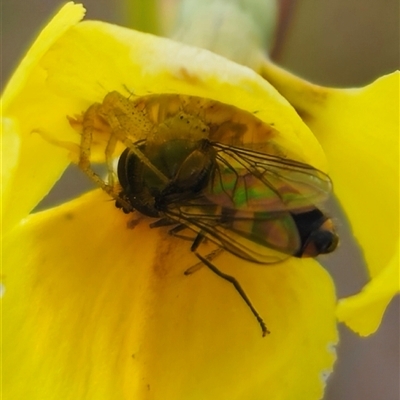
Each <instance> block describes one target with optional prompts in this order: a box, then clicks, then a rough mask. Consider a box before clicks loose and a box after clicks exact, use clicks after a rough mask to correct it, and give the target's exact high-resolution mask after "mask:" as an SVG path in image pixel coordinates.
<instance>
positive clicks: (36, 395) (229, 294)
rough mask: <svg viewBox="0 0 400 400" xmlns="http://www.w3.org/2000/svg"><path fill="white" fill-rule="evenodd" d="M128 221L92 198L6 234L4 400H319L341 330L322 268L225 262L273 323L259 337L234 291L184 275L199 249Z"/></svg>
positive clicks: (216, 280)
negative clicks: (265, 334) (339, 329)
mask: <svg viewBox="0 0 400 400" xmlns="http://www.w3.org/2000/svg"><path fill="white" fill-rule="evenodd" d="M128 218H130V217H128V216H126V215H124V214H123V213H121V212H120V210H117V209H116V208H115V207H114V204H113V202H111V201H109V198H108V196H107V195H105V194H104V193H102V192H100V191H95V192H92V193H90V194H88V195H85V196H84V197H83V198H80V199H77V200H75V201H73V202H71V203H67V204H64V205H62V206H60V207H58V208H55V209H52V210H48V211H45V212H43V213H39V214H36V215H33V216H30V217H29V218H28V219H26V221H25V222H24V223H23V224H21V225H20V226H19V227H18V228H16V229H14V230H13V231H12V232H11V233H10V235H9V236H8V237H7V238H6V239H5V243H4V270H3V274H4V283H5V287H6V291H5V296H4V298H3V302H4V303H3V310H4V323H3V326H4V328H3V336H4V346H3V348H4V355H3V364H4V384H5V388H4V395H5V397H6V398H14V399H40V400H45V399H111V398H112V399H132V400H133V399H135V400H138V399H162V400H166V399H173V400H179V399H182V400H186V399H191V400H194V399H199V400H200V399H201V400H203V399H229V400H234V399H246V400H251V399H257V400H258V399H260V398H268V399H271V400H274V399H280V400H281V399H288V400H289V399H296V400H303V399H304V400H312V399H319V398H321V397H322V392H323V387H324V380H325V378H326V376H327V375H328V373H329V371H331V369H332V365H333V362H334V359H335V354H334V351H333V347H332V346H333V344H334V343H336V341H337V332H336V326H335V318H334V309H335V295H334V288H333V285H332V282H331V279H330V277H329V275H328V274H327V273H326V272H325V271H324V270H323V269H322V268H320V266H319V265H318V263H317V262H315V261H314V260H297V259H289V260H288V261H287V262H284V263H281V264H279V265H276V266H260V265H255V264H252V263H247V262H244V261H241V260H239V259H238V258H236V257H234V256H232V255H230V254H225V253H223V254H221V255H220V256H219V257H218V258H217V259H215V262H214V263H215V264H216V265H217V266H218V267H219V268H220V269H221V270H223V271H225V272H226V273H229V274H231V275H233V276H235V277H236V278H237V279H238V281H239V282H240V283H241V285H242V286H243V288H244V289H245V291H246V293H247V294H248V295H249V297H250V298H251V299H252V301H253V303H254V304H255V306H256V307H257V309H258V311H259V312H260V313H261V315H262V316H263V317H264V319H265V321H266V323H267V325H268V328H269V330H270V331H271V334H269V335H267V336H266V337H264V338H263V337H262V336H261V330H260V327H259V325H258V323H257V321H256V320H255V318H254V317H253V315H252V314H251V312H250V311H249V309H248V307H247V306H246V305H245V303H244V302H243V300H242V299H241V298H240V297H239V295H238V294H237V293H236V292H235V290H234V289H233V287H232V285H231V284H230V283H228V282H226V281H224V280H223V279H221V278H220V277H218V276H216V275H215V274H214V273H212V272H211V271H210V270H208V269H207V268H206V267H203V268H202V269H200V270H198V271H196V272H195V273H193V274H192V275H190V276H185V275H184V274H183V272H184V271H185V270H186V269H187V268H188V267H190V266H192V265H194V264H196V263H197V260H196V257H195V256H194V255H193V254H192V253H191V252H190V250H189V247H190V242H188V241H185V240H182V239H179V238H175V237H171V236H169V235H168V234H167V228H159V229H150V228H149V226H148V224H149V220H148V219H144V218H143V219H142V220H140V221H139V222H138V224H137V225H136V226H135V227H134V228H133V229H128V228H127V227H126V223H127V219H128ZM21 248H23V249H24V251H20V250H19V249H21ZM202 251H206V250H205V249H203V250H202ZM15 266H18V268H15ZM305 371H306V373H305Z"/></svg>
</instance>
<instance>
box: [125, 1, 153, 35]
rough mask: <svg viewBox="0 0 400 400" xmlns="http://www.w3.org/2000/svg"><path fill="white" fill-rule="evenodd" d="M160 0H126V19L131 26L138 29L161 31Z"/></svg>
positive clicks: (150, 31) (149, 31) (151, 31)
mask: <svg viewBox="0 0 400 400" xmlns="http://www.w3.org/2000/svg"><path fill="white" fill-rule="evenodd" d="M158 7H159V4H158V0H125V1H124V6H123V8H124V15H125V21H126V23H127V25H128V26H129V27H130V28H133V29H137V30H138V31H142V32H148V33H153V34H155V35H157V34H159V33H160V24H159V18H158Z"/></svg>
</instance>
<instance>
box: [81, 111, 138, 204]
mask: <svg viewBox="0 0 400 400" xmlns="http://www.w3.org/2000/svg"><path fill="white" fill-rule="evenodd" d="M99 107H101V105H100V104H98V103H95V104H93V105H92V106H90V107H89V108H88V110H87V111H86V112H85V114H84V116H83V120H82V134H81V144H80V153H79V160H78V167H79V168H80V169H81V170H82V171H83V172H84V173H85V174H86V175H87V176H88V177H89V178H90V179H91V180H92V181H93V182H94V183H95V184H96V185H98V186H99V187H101V188H102V189H103V190H104V191H105V192H106V193H108V194H109V195H110V196H111V197H112V198H113V199H115V200H116V201H118V203H119V204H121V205H122V206H123V207H124V208H125V209H127V210H131V209H132V206H131V205H130V204H129V203H128V202H127V201H126V200H125V199H123V198H121V196H119V193H118V191H117V190H116V187H115V186H114V185H110V184H107V183H106V182H105V181H104V180H103V179H102V178H101V177H100V175H98V174H97V173H96V172H94V171H93V169H92V164H91V146H92V140H93V129H94V120H95V118H96V116H97V115H98V110H99ZM112 137H113V135H112V134H111V136H110V140H109V142H108V143H109V144H108V145H107V149H108V150H109V153H108V155H107V154H106V157H108V159H107V161H108V162H111V161H110V159H111V156H110V154H111V152H112V151H113V146H114V148H115V144H114V143H115V141H114V139H113V138H112ZM110 142H111V144H110ZM107 167H109V165H108V163H107Z"/></svg>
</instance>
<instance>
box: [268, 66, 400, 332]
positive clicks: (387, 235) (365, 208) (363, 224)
mask: <svg viewBox="0 0 400 400" xmlns="http://www.w3.org/2000/svg"><path fill="white" fill-rule="evenodd" d="M263 75H264V76H265V77H266V78H267V79H268V80H269V81H270V82H271V83H272V84H274V85H275V86H276V87H277V88H278V90H279V91H280V92H281V94H283V95H284V96H285V97H286V98H287V99H288V100H289V101H290V102H291V103H292V104H293V106H294V107H295V108H296V109H297V110H298V112H299V113H300V115H302V116H303V120H304V121H305V122H306V123H307V124H308V126H309V127H310V128H311V130H312V131H313V132H314V134H315V135H316V137H317V138H318V140H319V141H320V143H321V144H322V146H323V148H324V151H325V153H326V155H327V158H328V162H329V174H330V176H331V178H332V180H333V183H334V190H335V194H336V195H337V197H338V199H339V200H340V202H341V204H342V206H343V208H344V210H345V211H346V213H347V216H348V218H349V220H350V223H351V226H352V230H353V233H354V236H355V237H356V239H357V241H358V242H359V244H360V245H361V247H362V248H363V251H364V256H365V259H366V262H367V266H368V270H369V273H370V276H371V278H374V277H377V276H378V275H379V276H391V278H390V279H385V280H383V281H384V282H386V283H387V285H388V290H387V294H389V293H390V294H391V295H394V294H395V293H398V285H397V290H394V291H393V290H392V284H391V283H390V281H391V280H394V282H398V276H399V270H398V268H399V266H398V264H397V265H396V267H395V268H393V266H392V264H393V260H394V259H396V257H397V259H398V250H399V248H398V240H399V182H400V181H399V109H400V107H399V76H400V75H399V72H398V71H397V72H394V73H392V74H390V75H386V76H384V77H381V78H379V79H378V80H376V81H375V82H373V83H372V84H370V85H368V86H366V87H364V88H360V89H331V88H323V87H319V86H316V85H312V84H310V83H308V82H305V81H303V80H301V79H300V78H297V77H295V76H293V75H291V74H290V73H288V72H286V71H283V70H280V69H279V68H278V67H276V66H274V65H272V64H266V65H265V68H264V70H263ZM386 268H388V271H385V269H386ZM379 279H381V278H379ZM377 284H378V283H377ZM371 285H374V284H373V283H371ZM378 285H379V286H381V285H382V281H381V280H380V283H379V284H378ZM369 293H371V295H372V291H370V290H369V289H368V290H367V288H365V291H364V292H363V294H362V296H363V298H364V299H366V297H367V296H368V294H369ZM374 299H375V300H377V299H378V298H377V297H376V296H372V297H371V298H370V300H369V301H368V302H369V304H372V303H373V302H374ZM362 303H363V304H366V303H365V300H363V301H362ZM387 303H388V300H387V301H386V304H387ZM346 304H348V305H349V307H350V305H351V304H352V303H351V302H343V303H342V304H341V311H340V315H341V319H343V320H344V322H347V321H346V319H345V317H344V315H347V312H345V308H346ZM379 304H380V305H382V304H383V303H382V302H381V301H380V300H379ZM378 309H379V310H380V311H379V312H378V311H377V313H376V314H375V313H374V312H373V310H378ZM370 311H371V312H370V313H369V314H368V315H369V316H370V318H371V324H370V329H371V330H370V331H369V332H367V330H366V329H365V324H363V326H364V327H362V326H356V323H355V322H354V321H353V322H352V323H351V324H350V325H351V326H352V328H353V329H355V330H356V331H360V332H361V331H362V332H363V334H364V335H366V334H368V333H372V332H373V331H375V329H376V327H377V325H376V323H375V322H376V318H381V316H382V312H381V311H382V310H381V307H380V306H378V305H377V307H376V308H374V307H372V308H370ZM350 314H352V312H350V310H349V315H350ZM372 327H374V328H372Z"/></svg>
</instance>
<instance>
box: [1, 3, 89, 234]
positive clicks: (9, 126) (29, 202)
mask: <svg viewBox="0 0 400 400" xmlns="http://www.w3.org/2000/svg"><path fill="white" fill-rule="evenodd" d="M83 15H84V9H83V7H82V6H81V5H74V4H72V3H67V4H66V5H65V6H64V7H63V8H62V10H61V11H60V12H59V14H58V15H57V16H56V17H55V18H54V19H53V20H52V21H51V22H50V23H49V24H48V25H47V27H46V28H45V29H43V31H42V32H41V34H40V35H39V37H38V38H37V40H36V41H35V43H34V44H33V45H32V47H31V48H30V50H29V51H28V53H27V54H26V56H25V57H24V59H23V60H22V61H21V63H20V65H19V67H18V68H17V70H16V71H15V73H14V75H13V76H12V78H11V79H10V81H9V82H8V85H7V87H6V89H5V91H4V93H3V96H2V100H1V101H2V115H3V117H4V120H2V137H3V139H2V141H3V146H2V162H3V165H4V163H6V164H7V165H11V164H15V165H14V166H13V168H12V169H9V168H7V169H6V170H4V169H3V171H2V182H4V181H5V180H7V186H6V187H3V193H2V194H3V197H2V209H3V215H2V232H3V233H5V232H6V231H7V230H8V229H10V228H11V227H12V226H13V225H14V224H15V223H17V222H18V221H19V220H21V218H23V217H25V216H26V215H27V214H28V213H29V212H30V211H31V210H32V208H33V207H34V206H35V205H36V204H37V203H38V202H39V201H40V200H41V199H42V198H43V197H44V195H45V194H46V193H47V192H48V191H49V190H50V188H51V187H52V186H53V185H54V182H55V181H56V180H57V179H58V178H59V176H60V175H61V173H62V172H63V171H64V169H65V167H66V166H67V165H68V163H69V159H68V157H67V155H68V154H67V153H66V152H65V151H60V149H55V148H54V146H50V145H49V144H48V143H43V142H44V141H43V139H42V138H41V137H39V136H38V134H35V133H33V132H32V131H33V130H34V129H37V128H38V127H40V126H45V127H46V129H48V130H50V131H55V132H59V131H60V130H64V131H65V130H66V129H68V130H69V127H68V124H67V122H66V120H65V117H64V118H62V117H61V118H60V115H56V114H55V113H54V112H53V111H54V108H53V105H55V104H59V105H61V104H63V100H61V99H60V98H59V97H58V96H57V95H54V93H52V91H51V90H48V87H47V86H46V84H45V82H46V79H47V76H46V73H45V72H44V71H43V70H42V69H41V68H40V67H39V66H38V62H39V60H40V59H41V57H43V55H44V54H46V52H47V51H48V50H49V48H50V47H51V46H52V44H53V43H54V42H56V41H57V39H58V38H60V37H61V36H62V35H63V34H65V32H66V31H67V30H68V29H69V28H70V27H71V26H73V25H74V24H76V23H78V22H79V20H80V19H82V17H83ZM37 98H40V99H41V101H40V102H39V103H37V102H36V101H37ZM64 106H66V105H65V103H64ZM39 121H40V123H39ZM11 137H13V138H14V139H13V140H12V143H16V142H18V143H19V146H18V149H16V148H15V147H14V146H13V145H12V143H11V142H10V138H11ZM16 160H18V162H15V161H16ZM3 174H7V176H5V175H3ZM27 185H30V186H29V188H27Z"/></svg>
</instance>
